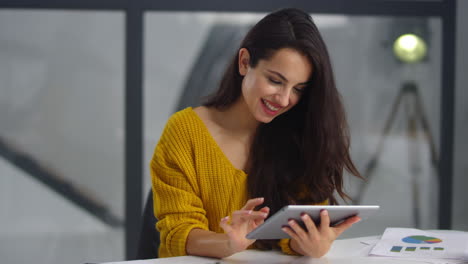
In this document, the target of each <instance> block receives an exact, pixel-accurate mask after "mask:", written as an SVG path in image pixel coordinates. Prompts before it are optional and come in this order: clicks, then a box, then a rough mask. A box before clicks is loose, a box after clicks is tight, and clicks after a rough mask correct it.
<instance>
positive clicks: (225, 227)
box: [219, 216, 232, 234]
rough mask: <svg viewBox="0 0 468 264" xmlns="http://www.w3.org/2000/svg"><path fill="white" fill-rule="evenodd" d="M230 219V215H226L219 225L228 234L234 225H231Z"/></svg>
mask: <svg viewBox="0 0 468 264" xmlns="http://www.w3.org/2000/svg"><path fill="white" fill-rule="evenodd" d="M228 221H229V216H226V217H224V218H222V219H221V221H220V222H219V226H221V228H222V229H223V230H224V232H225V233H226V234H227V233H230V232H231V231H232V227H231V225H229V224H228Z"/></svg>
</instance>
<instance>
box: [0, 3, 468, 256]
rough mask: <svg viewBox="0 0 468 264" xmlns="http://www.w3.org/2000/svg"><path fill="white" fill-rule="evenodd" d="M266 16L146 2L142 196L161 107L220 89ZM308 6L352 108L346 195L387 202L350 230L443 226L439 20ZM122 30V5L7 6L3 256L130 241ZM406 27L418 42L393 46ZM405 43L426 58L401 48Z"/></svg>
mask: <svg viewBox="0 0 468 264" xmlns="http://www.w3.org/2000/svg"><path fill="white" fill-rule="evenodd" d="M410 2H411V1H410ZM0 4H1V3H0ZM456 4H457V9H456V14H457V19H456V28H457V31H456V47H457V49H456V58H457V59H456V67H455V69H456V79H455V94H456V100H455V135H454V152H453V189H452V191H453V196H452V199H453V204H452V205H451V206H452V208H453V209H452V218H451V219H452V221H451V223H450V224H451V228H452V229H455V230H464V231H468V207H467V206H466V204H464V201H465V200H466V199H468V196H467V193H466V191H465V189H466V187H468V178H467V177H466V171H467V170H468V163H467V161H466V158H465V157H466V156H467V155H468V151H467V149H468V139H466V137H465V136H463V135H467V133H468V103H467V102H468V90H467V89H466V86H467V85H468V78H467V74H466V73H467V72H466V69H468V65H467V63H468V52H467V51H466V49H464V48H463V47H466V46H467V45H468V34H467V33H468V32H467V31H466V28H468V18H467V16H466V15H467V14H468V1H464V0H458V1H456ZM0 7H2V6H1V5H0ZM343 13H345V10H344V11H343ZM265 14H266V13H261V12H229V13H223V12H204V11H203V12H200V11H197V12H191V11H183V12H180V11H146V12H144V17H143V29H144V30H143V32H142V33H143V47H144V48H143V54H144V56H143V66H144V67H143V68H144V71H143V79H142V82H143V128H142V129H143V134H144V136H143V138H142V140H143V142H142V144H143V150H142V152H143V153H142V155H143V157H142V159H143V161H142V163H143V165H142V166H143V168H142V171H143V172H142V174H143V175H138V173H136V175H135V181H136V182H137V183H138V182H141V183H142V187H141V188H142V192H141V198H140V197H139V199H137V200H141V202H142V203H143V201H144V199H145V197H146V195H147V193H148V191H149V190H150V188H151V187H150V186H151V185H150V176H149V161H150V159H151V157H152V154H153V151H154V147H155V146H156V144H157V142H158V139H159V136H160V134H161V132H162V129H163V128H164V126H165V123H166V120H167V118H168V117H169V116H170V115H171V114H172V113H174V112H175V111H177V110H180V109H183V108H185V107H188V106H197V105H199V104H200V102H201V101H202V97H203V96H205V95H207V94H209V93H210V92H212V91H213V90H214V89H216V86H217V83H218V81H219V78H220V76H221V74H222V72H223V71H224V67H225V65H226V64H227V60H229V58H231V56H233V55H234V53H235V52H236V48H237V47H238V44H239V43H240V41H241V39H242V37H243V36H244V34H245V32H246V31H247V30H248V29H249V27H251V26H252V25H253V24H254V23H255V22H257V21H258V20H259V19H261V18H262V17H263V16H264V15H265ZM311 15H312V17H313V18H314V20H315V22H316V24H317V26H318V27H319V29H320V31H321V33H322V36H323V38H324V40H325V42H326V44H327V46H328V49H329V52H330V55H331V58H332V63H333V66H334V70H335V74H336V76H335V77H336V81H337V85H338V88H339V90H340V92H341V94H342V96H343V101H344V103H345V106H346V110H347V113H348V122H349V125H350V128H351V139H352V146H351V153H352V158H353V159H354V161H355V162H356V165H357V167H358V169H359V170H360V171H361V172H362V173H363V174H364V176H366V177H367V178H368V180H367V182H365V183H364V182H362V181H358V180H356V179H353V178H352V177H347V178H346V190H347V192H348V194H349V195H350V196H351V197H352V198H353V202H351V203H355V204H379V205H380V206H381V208H382V210H380V212H379V214H378V215H376V216H374V217H372V219H369V220H367V221H364V222H362V223H360V224H358V225H356V226H354V227H353V228H352V229H350V230H349V231H347V232H346V233H345V234H344V237H357V236H367V235H379V234H381V233H382V232H383V231H384V230H385V228H386V227H415V228H421V229H435V228H438V223H439V222H438V219H439V179H438V177H439V175H443V172H442V173H441V174H438V173H437V163H438V161H439V160H440V155H439V154H440V142H439V141H440V137H441V135H440V132H441V91H442V89H443V88H444V87H441V83H442V81H441V78H442V76H441V72H442V68H441V67H442V66H441V65H442V34H443V32H442V30H443V29H442V19H441V18H440V17H437V16H434V15H432V16H418V17H409V16H370V15H368V16H367V15H366V16H364V15H353V16H349V15H338V14H334V15H324V14H314V13H312V14H311ZM125 26H126V24H125V13H124V12H123V11H105V10H99V11H95V10H79V11H71V10H47V9H40V10H35V9H8V8H2V9H0V198H1V199H0V223H2V224H1V225H0V256H2V262H3V263H10V264H15V263H27V262H36V263H84V262H105V261H113V260H124V259H125V258H128V256H126V255H125V247H126V245H127V246H128V244H129V243H130V244H132V243H137V241H128V239H126V236H125V227H126V226H125V222H126V219H125V218H126V214H125V204H126V200H125V199H126V197H125V188H126V186H125V185H126V176H125V166H124V165H125V134H126V130H125V99H126V98H125V62H126V58H125V37H126V32H125ZM406 33H414V34H416V35H417V36H419V37H420V38H421V40H422V42H417V41H420V39H410V40H408V39H407V40H406V42H405V40H403V44H402V45H403V46H395V40H396V39H397V38H398V37H400V36H402V35H404V34H406ZM405 43H406V44H405ZM408 43H409V44H408ZM405 45H406V46H405ZM408 45H410V46H411V45H413V46H416V47H417V49H416V50H417V51H416V53H418V52H419V53H420V54H419V55H418V54H416V55H411V54H406V53H405V50H404V49H405V47H406V48H407V46H408ZM418 45H419V46H418ZM397 55H398V56H400V57H398V56H397ZM138 177H142V180H141V179H139V178H138ZM139 206H143V205H137V208H138V207H139ZM138 217H139V216H136V218H138ZM18 248H21V249H22V250H17V249H18Z"/></svg>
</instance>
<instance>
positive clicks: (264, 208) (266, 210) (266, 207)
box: [259, 206, 270, 214]
mask: <svg viewBox="0 0 468 264" xmlns="http://www.w3.org/2000/svg"><path fill="white" fill-rule="evenodd" d="M259 211H260V212H263V213H267V214H269V213H270V207H268V206H265V207H263V208H262V209H260V210H259Z"/></svg>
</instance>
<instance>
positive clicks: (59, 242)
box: [0, 10, 125, 263]
mask: <svg viewBox="0 0 468 264" xmlns="http://www.w3.org/2000/svg"><path fill="white" fill-rule="evenodd" d="M123 23H124V16H123V13H120V12H84V11H80V12H75V11H74V12H71V11H32V10H1V11H0V43H1V44H0V79H1V80H2V82H1V84H0V94H1V96H0V124H1V125H0V143H1V147H2V152H1V153H2V154H4V155H1V156H0V171H1V173H0V174H1V175H2V177H1V181H2V183H1V184H0V193H1V194H2V197H3V198H4V199H2V203H0V206H1V208H0V222H2V225H1V227H0V243H1V246H0V248H2V249H3V250H5V251H3V250H2V251H3V253H2V254H1V255H2V257H3V258H6V260H5V261H7V262H8V263H69V262H75V263H84V262H104V261H111V260H119V259H124V253H123V252H124V247H123V245H124V244H123V243H124V242H123V222H124V219H123V217H124V197H125V196H124V185H123V184H124V177H123V150H124V144H123V135H124V132H123V127H124V124H123V117H124V113H123V109H124V107H123V91H124V90H123V85H124V84H123V83H124V82H123V80H124V78H123V76H124V75H123V73H124V72H123V66H124V64H123V63H124V45H123V43H124V31H123ZM15 162H17V163H15ZM15 164H16V165H15ZM18 248H22V250H21V251H18V250H16V249H18ZM8 249H11V250H8ZM24 252H28V253H27V254H24Z"/></svg>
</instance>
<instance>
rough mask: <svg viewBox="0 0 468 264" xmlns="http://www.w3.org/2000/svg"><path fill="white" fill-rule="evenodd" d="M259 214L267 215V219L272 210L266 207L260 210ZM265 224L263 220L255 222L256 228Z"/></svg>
mask: <svg viewBox="0 0 468 264" xmlns="http://www.w3.org/2000/svg"><path fill="white" fill-rule="evenodd" d="M259 212H262V213H264V214H265V218H267V217H268V214H269V213H270V208H269V207H267V206H265V207H263V208H262V209H260V210H259ZM264 222H265V219H261V220H255V227H257V226H259V225H261V224H263V223H264Z"/></svg>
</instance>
